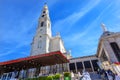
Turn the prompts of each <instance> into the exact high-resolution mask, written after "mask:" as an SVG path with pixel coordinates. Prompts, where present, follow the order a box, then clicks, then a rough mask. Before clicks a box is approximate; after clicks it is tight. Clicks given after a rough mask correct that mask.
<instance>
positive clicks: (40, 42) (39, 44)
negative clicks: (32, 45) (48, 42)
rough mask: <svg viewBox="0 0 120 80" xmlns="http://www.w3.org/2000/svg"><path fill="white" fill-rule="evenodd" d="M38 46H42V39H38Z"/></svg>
mask: <svg viewBox="0 0 120 80" xmlns="http://www.w3.org/2000/svg"><path fill="white" fill-rule="evenodd" d="M38 48H42V40H40V41H38Z"/></svg>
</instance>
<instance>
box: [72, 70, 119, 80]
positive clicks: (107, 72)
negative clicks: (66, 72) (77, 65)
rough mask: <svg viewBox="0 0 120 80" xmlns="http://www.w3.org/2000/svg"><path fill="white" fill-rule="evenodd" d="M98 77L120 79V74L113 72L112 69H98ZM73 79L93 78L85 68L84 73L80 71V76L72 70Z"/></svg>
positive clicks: (88, 79)
mask: <svg viewBox="0 0 120 80" xmlns="http://www.w3.org/2000/svg"><path fill="white" fill-rule="evenodd" d="M97 74H98V79H101V80H120V75H119V74H115V73H113V72H112V71H111V70H110V69H108V70H104V69H102V70H100V69H98V72H97ZM71 80H93V79H91V75H90V74H89V72H87V71H85V70H83V72H82V74H80V72H78V77H76V76H75V75H74V73H73V72H71Z"/></svg>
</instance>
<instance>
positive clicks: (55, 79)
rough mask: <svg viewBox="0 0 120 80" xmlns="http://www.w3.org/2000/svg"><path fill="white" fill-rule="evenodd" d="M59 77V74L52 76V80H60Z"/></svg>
mask: <svg viewBox="0 0 120 80" xmlns="http://www.w3.org/2000/svg"><path fill="white" fill-rule="evenodd" d="M60 76H61V75H60V74H59V73H57V74H55V75H54V77H53V79H54V80H60Z"/></svg>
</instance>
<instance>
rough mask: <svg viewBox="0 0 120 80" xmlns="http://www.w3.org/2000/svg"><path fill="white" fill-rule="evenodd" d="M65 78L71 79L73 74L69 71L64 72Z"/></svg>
mask: <svg viewBox="0 0 120 80" xmlns="http://www.w3.org/2000/svg"><path fill="white" fill-rule="evenodd" d="M64 80H71V75H70V73H69V72H64Z"/></svg>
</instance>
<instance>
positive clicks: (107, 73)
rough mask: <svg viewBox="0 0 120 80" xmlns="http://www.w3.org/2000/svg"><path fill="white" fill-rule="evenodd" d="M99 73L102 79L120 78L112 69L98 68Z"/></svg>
mask: <svg viewBox="0 0 120 80" xmlns="http://www.w3.org/2000/svg"><path fill="white" fill-rule="evenodd" d="M98 75H99V77H100V78H101V79H102V80H120V75H119V74H115V73H113V72H112V71H111V70H110V69H108V70H104V69H102V70H100V69H98Z"/></svg>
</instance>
